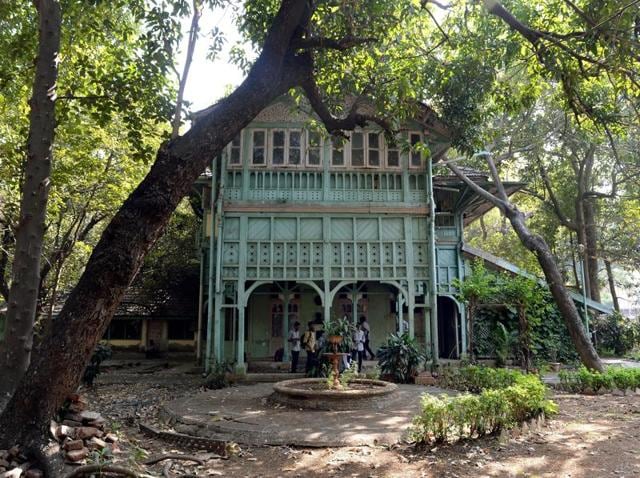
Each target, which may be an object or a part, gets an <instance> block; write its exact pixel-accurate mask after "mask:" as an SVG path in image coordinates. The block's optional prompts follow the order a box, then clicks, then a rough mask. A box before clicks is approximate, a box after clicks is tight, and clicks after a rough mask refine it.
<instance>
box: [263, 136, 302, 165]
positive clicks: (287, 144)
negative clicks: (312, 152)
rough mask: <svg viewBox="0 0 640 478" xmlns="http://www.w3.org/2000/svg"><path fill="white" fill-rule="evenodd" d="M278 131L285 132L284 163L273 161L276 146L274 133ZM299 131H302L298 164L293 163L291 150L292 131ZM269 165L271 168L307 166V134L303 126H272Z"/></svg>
mask: <svg viewBox="0 0 640 478" xmlns="http://www.w3.org/2000/svg"><path fill="white" fill-rule="evenodd" d="M277 132H283V133H284V150H283V163H282V164H275V163H274V162H273V152H274V148H275V141H274V134H275V133H277ZM292 132H297V133H300V148H299V149H300V162H299V163H298V164H291V162H290V158H291V155H290V152H291V149H292V148H291V133H292ZM268 143H269V146H268V148H269V161H268V163H269V167H271V168H286V169H290V168H293V169H295V168H301V167H304V166H305V157H304V153H305V134H304V129H302V128H270V129H269V141H268Z"/></svg>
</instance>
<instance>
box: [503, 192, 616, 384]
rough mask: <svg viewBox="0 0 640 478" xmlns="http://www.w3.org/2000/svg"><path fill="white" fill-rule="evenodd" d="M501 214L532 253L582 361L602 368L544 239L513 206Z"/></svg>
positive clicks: (600, 369) (597, 368) (601, 369)
mask: <svg viewBox="0 0 640 478" xmlns="http://www.w3.org/2000/svg"><path fill="white" fill-rule="evenodd" d="M504 212H505V215H506V216H507V217H508V218H509V221H510V222H511V225H512V226H513V229H514V230H515V231H516V234H517V235H518V237H519V238H520V240H521V241H522V243H523V244H524V246H525V247H526V248H527V249H529V250H530V251H532V252H533V253H535V255H536V257H537V258H538V263H539V264H540V267H542V271H543V272H544V275H545V278H546V280H547V284H548V285H549V289H550V290H551V295H552V296H553V299H554V300H555V303H556V305H557V306H558V309H559V310H560V313H561V314H562V317H563V318H564V321H565V324H566V325H567V329H568V330H569V335H570V336H571V339H572V340H573V344H574V345H575V347H576V350H577V352H578V355H580V359H581V360H582V363H583V364H584V365H585V366H587V367H588V368H590V369H593V370H597V371H600V372H602V371H603V370H604V367H603V365H602V362H601V361H600V357H598V354H597V352H596V350H595V348H594V347H593V344H592V343H591V341H590V340H589V337H587V334H586V331H585V329H584V327H583V325H582V320H581V318H580V314H578V309H576V305H575V303H574V302H573V299H572V298H571V296H570V295H569V292H568V291H567V289H566V287H565V286H564V283H563V281H562V274H561V273H560V269H559V268H558V264H556V261H555V258H554V257H553V254H552V253H551V250H550V249H549V246H548V245H547V243H546V242H545V240H544V239H543V238H542V237H541V236H539V235H538V234H533V233H531V231H529V229H528V228H527V226H526V225H525V223H524V214H523V213H522V212H521V211H519V210H518V209H517V208H516V207H515V206H513V205H511V207H508V208H506V209H505V211H504Z"/></svg>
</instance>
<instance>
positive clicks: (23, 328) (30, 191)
mask: <svg viewBox="0 0 640 478" xmlns="http://www.w3.org/2000/svg"><path fill="white" fill-rule="evenodd" d="M35 5H36V8H37V10H38V21H39V25H38V29H39V42H38V56H37V59H36V64H35V77H34V80H33V92H32V97H31V101H30V107H31V110H30V114H29V139H28V142H27V159H26V161H25V169H24V177H25V181H24V184H23V185H22V198H21V203H20V222H19V223H18V228H17V231H16V237H15V239H16V245H15V256H14V261H13V267H12V281H11V289H10V291H9V301H8V310H7V319H6V327H5V338H4V341H3V342H2V343H0V371H1V372H2V380H0V410H2V408H3V406H4V404H5V403H6V402H7V401H8V400H9V398H10V397H11V393H12V392H13V391H14V390H15V388H16V387H17V385H18V383H19V381H20V379H21V378H22V376H23V375H24V373H25V372H26V370H27V367H28V366H29V361H30V359H31V349H32V347H33V326H34V322H35V317H36V304H37V301H38V288H39V284H40V255H41V254H42V241H43V237H44V222H45V216H46V212H47V199H48V197H49V181H50V178H49V176H50V174H51V161H52V156H53V152H52V149H53V139H54V135H55V127H56V119H55V91H56V81H57V78H58V50H59V48H60V24H61V14H60V4H59V3H58V1H57V0H39V1H37V2H35ZM0 430H2V427H1V426H0Z"/></svg>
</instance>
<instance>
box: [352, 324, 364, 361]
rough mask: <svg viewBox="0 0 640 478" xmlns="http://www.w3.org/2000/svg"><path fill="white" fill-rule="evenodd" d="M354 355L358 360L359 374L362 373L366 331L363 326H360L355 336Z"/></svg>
mask: <svg viewBox="0 0 640 478" xmlns="http://www.w3.org/2000/svg"><path fill="white" fill-rule="evenodd" d="M353 355H354V357H353V358H354V359H355V358H356V357H357V358H358V373H360V372H362V357H363V355H364V330H363V328H362V324H360V325H359V326H358V328H357V329H356V331H355V333H354V334H353Z"/></svg>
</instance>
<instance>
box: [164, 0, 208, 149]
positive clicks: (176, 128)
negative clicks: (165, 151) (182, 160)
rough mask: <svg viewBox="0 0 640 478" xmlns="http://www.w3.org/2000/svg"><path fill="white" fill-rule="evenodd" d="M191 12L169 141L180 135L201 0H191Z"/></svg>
mask: <svg viewBox="0 0 640 478" xmlns="http://www.w3.org/2000/svg"><path fill="white" fill-rule="evenodd" d="M192 8H193V12H192V15H191V28H190V29H189V39H188V41H187V57H186V59H185V61H184V69H183V70H182V76H181V77H180V78H179V84H178V99H177V101H176V109H175V111H174V113H173V121H172V122H171V139H174V138H177V137H178V135H179V133H180V122H181V120H182V104H183V102H184V90H185V88H186V87H187V80H188V79H189V69H190V68H191V62H192V61H193V52H194V50H195V48H196V43H197V41H198V32H199V31H200V17H201V16H202V0H193V2H192Z"/></svg>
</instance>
